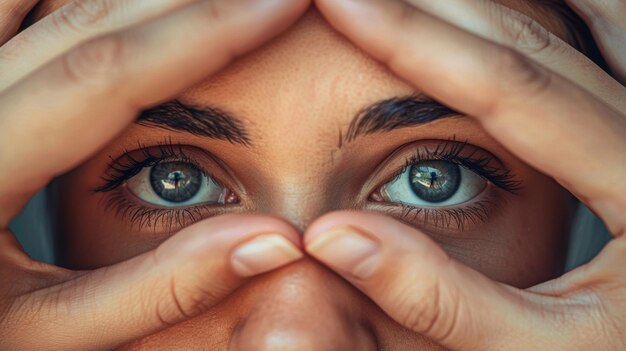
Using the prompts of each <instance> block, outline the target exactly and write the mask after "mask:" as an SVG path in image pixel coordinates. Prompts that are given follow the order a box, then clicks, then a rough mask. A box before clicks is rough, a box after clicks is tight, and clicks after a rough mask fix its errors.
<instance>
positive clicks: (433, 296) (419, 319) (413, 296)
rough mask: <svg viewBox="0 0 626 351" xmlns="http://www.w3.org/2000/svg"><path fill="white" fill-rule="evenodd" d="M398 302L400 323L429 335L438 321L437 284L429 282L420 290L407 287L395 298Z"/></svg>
mask: <svg viewBox="0 0 626 351" xmlns="http://www.w3.org/2000/svg"><path fill="white" fill-rule="evenodd" d="M396 301H397V302H398V303H399V309H398V310H400V311H403V313H402V315H401V317H400V323H402V325H404V326H405V327H407V328H409V329H411V330H413V331H416V332H418V333H424V334H427V335H430V333H431V332H432V331H433V330H434V329H435V328H436V327H437V325H438V322H439V315H440V307H439V285H438V283H434V284H430V285H429V286H428V287H426V288H425V289H423V290H421V291H415V290H413V289H407V291H404V292H403V293H402V294H401V296H400V297H399V298H398V299H396Z"/></svg>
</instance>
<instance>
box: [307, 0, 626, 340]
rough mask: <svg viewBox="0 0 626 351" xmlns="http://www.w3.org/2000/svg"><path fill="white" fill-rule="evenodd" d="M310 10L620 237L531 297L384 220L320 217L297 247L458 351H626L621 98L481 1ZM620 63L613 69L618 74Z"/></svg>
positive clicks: (514, 16)
mask: <svg viewBox="0 0 626 351" xmlns="http://www.w3.org/2000/svg"><path fill="white" fill-rule="evenodd" d="M583 2H585V1H583V0H580V1H577V3H583ZM608 2H611V1H605V3H608ZM316 3H317V5H318V7H319V8H320V10H321V12H322V13H323V14H324V16H325V17H326V18H327V19H328V20H329V21H330V22H331V24H332V25H333V26H334V27H335V28H336V29H337V30H338V31H340V32H341V33H343V34H344V35H346V36H347V37H348V38H349V39H351V40H352V41H353V42H354V43H355V44H356V45H358V46H360V47H361V48H362V49H363V50H365V51H366V52H368V53H369V54H371V55H372V56H373V57H375V58H377V59H379V60H380V61H382V62H383V63H384V64H386V65H388V66H389V68H390V69H391V70H393V71H394V72H395V73H396V74H398V75H399V76H401V77H402V78H404V79H405V80H407V81H408V82H411V83H412V84H413V85H414V86H415V87H416V88H417V89H419V90H420V91H422V92H423V93H424V94H426V95H429V96H431V97H433V98H435V99H437V100H439V101H441V102H443V103H445V104H447V105H449V106H450V107H452V108H454V109H456V110H459V111H462V112H464V113H466V114H467V115H470V116H472V117H473V118H476V120H478V121H479V123H481V125H482V126H483V127H484V129H485V130H486V131H487V132H489V133H490V134H491V135H492V136H493V137H494V138H496V139H497V140H498V141H499V142H500V143H501V144H502V145H504V146H505V147H506V148H508V149H509V150H510V151H511V152H512V153H514V154H515V155H517V156H518V157H520V158H521V159H523V160H525V161H526V162H527V163H528V164H530V165H532V166H534V167H535V168H537V169H540V170H542V171H543V172H545V173H546V174H548V175H551V176H552V177H554V178H555V179H556V180H557V181H558V182H559V183H560V184H561V185H563V186H564V187H565V188H567V189H568V190H569V191H570V192H571V193H573V194H574V195H575V196H577V197H578V198H579V199H580V200H581V201H582V202H584V203H585V204H586V205H587V206H589V207H590V208H591V209H592V210H593V211H594V212H595V213H596V214H597V215H598V216H600V217H601V218H602V219H603V220H604V222H605V223H606V225H607V226H608V228H609V229H610V231H611V232H612V233H613V235H614V236H615V237H614V239H613V240H612V241H611V242H610V243H609V244H608V245H607V246H606V247H605V249H604V250H603V251H602V252H601V254H600V255H599V256H598V257H596V258H595V259H594V260H593V261H592V262H591V263H589V264H587V265H585V266H582V267H580V268H578V269H576V270H574V271H572V272H570V273H567V274H566V275H564V276H562V277H560V278H558V279H556V280H554V281H550V282H547V283H544V284H541V285H539V286H536V287H533V288H530V289H527V290H520V289H516V288H514V287H511V286H507V285H504V284H501V283H497V282H494V281H492V280H490V279H488V278H487V277H485V276H483V275H482V274H480V273H478V272H476V271H474V270H472V269H470V268H468V267H466V266H463V265H462V264H460V263H458V262H455V261H454V260H452V259H451V258H450V257H448V256H447V255H446V254H445V252H444V251H443V250H442V249H441V248H440V247H438V246H437V245H436V244H435V243H434V242H433V241H432V240H430V239H429V238H428V237H427V236H426V235H425V234H423V233H421V232H419V231H418V230H416V229H414V228H411V227H409V226H406V225H404V224H401V223H399V222H397V221H395V220H392V219H390V218H386V217H383V216H379V215H373V214H365V213H352V212H339V213H334V214H330V215H327V216H325V217H323V218H321V219H319V220H318V221H317V222H316V223H314V224H313V225H311V226H310V227H309V228H308V230H307V232H306V233H305V247H306V250H307V251H308V252H309V253H310V254H311V255H313V256H315V257H316V258H317V259H319V260H320V261H322V262H323V263H325V264H326V265H327V266H329V267H330V268H332V269H334V270H335V271H337V272H338V273H339V274H340V275H342V276H343V277H345V278H346V279H347V280H349V281H350V282H352V283H353V284H354V285H355V286H356V287H358V288H359V289H360V290H361V291H363V292H364V293H365V294H366V295H368V296H369V297H370V298H371V299H373V300H374V301H375V302H376V303H377V304H378V305H379V306H380V307H381V308H382V309H383V310H384V311H385V312H386V313H387V314H388V315H389V316H391V317H392V318H394V319H395V320H396V321H397V322H398V323H400V324H402V325H404V326H405V327H407V328H409V329H411V330H413V331H415V332H416V333H420V334H423V335H425V336H427V337H430V338H431V339H433V340H435V341H436V342H438V343H440V344H441V345H443V346H445V347H448V348H450V349H453V350H545V349H550V350H554V349H560V350H591V349H592V350H624V349H626V335H625V334H624V326H626V269H625V268H624V267H626V235H625V234H626V216H625V214H626V182H624V179H625V178H626V162H623V161H624V155H625V154H626V138H624V136H625V135H626V104H625V101H626V89H625V88H624V87H623V86H622V85H621V84H619V83H618V82H617V81H615V80H614V79H613V78H612V77H611V76H609V75H608V74H607V73H605V72H603V71H602V70H601V69H599V68H598V67H596V66H595V65H593V63H592V62H591V61H589V60H588V59H586V58H585V57H584V56H583V55H582V54H580V53H578V52H577V51H576V50H574V49H573V48H571V47H569V46H567V45H566V44H565V43H564V42H563V41H561V40H558V39H557V38H556V37H555V36H553V35H551V34H549V33H548V32H547V31H545V30H544V29H542V27H540V26H539V25H538V24H537V23H535V22H532V21H531V20H530V19H529V18H527V17H525V16H522V15H521V14H519V13H517V12H515V11H513V10H510V9H507V8H505V7H503V6H501V5H497V4H495V3H491V2H488V1H475V0H447V1H430V0H317V1H316ZM586 3H591V1H586ZM612 3H614V4H615V7H616V8H619V7H620V6H622V7H621V8H622V9H623V8H624V6H625V5H624V3H623V2H620V1H612ZM484 5H487V6H484ZM494 11H498V12H496V13H499V14H500V17H499V16H494ZM622 13H623V10H622ZM621 18H623V17H621ZM450 23H460V24H459V25H458V26H455V25H452V24H450ZM621 35H622V36H623V35H624V33H623V32H622V33H621ZM423 48H428V49H427V50H424V49H423ZM459 53H462V54H459ZM622 58H623V56H622ZM618 61H619V60H616V61H614V62H613V63H614V64H619V65H620V66H618V67H614V68H615V70H616V71H617V70H618V69H623V68H624V67H626V65H624V61H623V59H622V61H621V62H618ZM598 175H601V177H598ZM348 253H349V254H348Z"/></svg>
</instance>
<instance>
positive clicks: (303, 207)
mask: <svg viewBox="0 0 626 351" xmlns="http://www.w3.org/2000/svg"><path fill="white" fill-rule="evenodd" d="M65 2H66V1H65V0H62V1H47V2H44V3H43V5H42V6H41V7H40V8H39V11H40V15H42V14H44V13H48V12H49V11H51V10H52V9H54V8H57V7H58V6H60V5H61V4H63V3H65ZM505 3H507V4H508V5H511V6H516V7H518V8H519V9H520V10H521V11H525V12H527V13H529V14H530V15H534V16H535V17H537V18H538V19H540V20H542V21H543V22H544V24H546V25H548V26H550V27H551V29H553V30H554V31H556V32H559V31H560V33H561V34H563V33H562V27H561V26H560V25H559V24H558V23H557V22H556V21H554V19H553V18H552V17H551V16H548V15H545V14H543V13H542V12H539V11H538V10H537V9H535V8H531V7H530V6H529V5H527V4H522V3H521V2H519V1H516V2H513V1H506V2H505ZM539 13H541V15H539ZM425 49H426V50H427V48H425ZM412 93H415V91H414V89H412V88H411V87H410V86H407V85H406V83H404V82H403V81H401V80H400V79H398V78H396V77H395V76H393V75H392V74H390V73H389V72H388V71H387V70H386V69H384V68H383V67H382V66H381V65H379V64H378V63H376V62H374V61H373V60H372V59H370V58H369V57H367V56H365V55H363V54H362V53H361V52H360V51H359V50H358V49H356V48H355V47H354V46H353V45H352V44H350V43H349V42H347V41H346V40H345V39H344V38H342V37H341V36H339V35H337V34H336V33H335V32H334V31H333V30H332V29H331V28H330V27H329V26H328V25H327V24H326V23H325V22H324V20H323V19H322V18H321V17H320V16H319V14H318V13H317V12H316V11H315V10H311V11H309V13H308V14H307V15H306V16H305V17H304V18H303V19H302V20H301V21H300V22H299V23H298V24H297V25H296V26H295V27H294V28H292V29H291V30H290V31H288V32H287V33H285V34H284V35H282V36H281V37H279V38H278V39H276V40H274V41H273V42H271V43H270V44H268V45H266V46H264V47H263V48H262V49H260V50H258V51H256V52H254V53H252V54H250V55H248V56H246V57H244V58H242V59H240V60H239V61H237V62H236V63H235V64H233V65H231V66H229V67H228V68H227V69H225V70H224V71H222V72H221V73H220V74H218V75H215V76H213V77H210V78H207V80H206V81H204V82H202V83H201V84H198V85H197V86H195V87H192V88H190V89H189V90H188V91H186V92H185V93H183V94H182V95H181V96H180V100H181V101H184V102H186V103H189V104H196V105H205V104H211V105H216V106H220V107H224V108H226V109H227V110H228V111H230V112H232V113H233V114H235V115H237V116H238V117H239V118H240V119H241V120H242V122H243V123H245V124H246V126H248V128H249V130H250V137H251V140H252V144H253V145H252V146H250V147H247V148H245V147H242V146H236V145H232V144H229V143H227V142H222V141H214V140H206V139H203V138H201V137H197V136H190V135H186V134H183V133H174V132H166V131H164V130H157V129H150V128H146V127H141V126H137V125H133V126H130V127H129V128H128V129H127V130H126V132H125V133H124V134H123V135H121V136H119V137H118V138H117V139H116V140H115V141H113V142H112V143H111V144H109V145H108V146H107V147H105V148H104V149H103V150H102V151H101V152H99V153H98V154H97V155H95V156H94V157H93V158H92V159H90V160H89V161H88V162H86V163H84V164H83V165H81V166H80V167H79V168H77V169H75V170H74V171H72V172H70V173H69V174H67V175H64V176H63V177H61V178H60V179H59V181H58V182H57V194H59V195H60V196H59V197H58V200H57V202H58V206H57V207H58V209H59V216H60V218H61V220H60V222H59V227H58V233H59V241H60V244H61V245H60V246H61V247H62V250H61V254H62V256H63V259H62V261H63V263H64V264H65V265H66V266H68V267H72V268H93V267H100V266H104V265H108V264H112V263H115V262H120V261H122V260H125V259H128V258H130V257H132V256H134V255H137V254H139V253H141V252H145V251H147V250H149V249H152V248H154V247H156V246H157V245H158V244H159V243H160V242H162V241H163V240H165V239H166V238H167V237H168V236H169V235H170V234H169V233H163V232H159V231H155V230H154V229H145V228H144V229H141V230H137V228H133V227H132V226H130V225H129V223H128V220H124V219H123V218H119V217H117V216H116V215H115V214H114V213H113V211H109V210H106V208H105V207H104V206H103V201H104V200H105V196H106V195H104V194H92V193H91V192H90V191H89V190H90V189H93V188H94V187H96V186H98V185H100V183H99V182H100V179H99V177H100V176H101V175H102V173H103V172H104V171H105V170H106V167H107V164H108V162H109V161H110V160H109V156H112V157H113V158H115V157H119V156H120V155H121V154H122V152H123V149H125V148H126V149H133V148H136V146H137V141H141V143H142V144H145V145H155V144H157V143H159V142H161V141H162V140H164V139H166V138H171V139H172V141H173V142H175V143H181V144H186V145H191V146H194V147H197V148H202V149H206V150H208V151H210V152H211V153H213V154H214V155H215V156H217V157H218V158H219V159H221V160H222V161H223V162H224V163H225V164H226V165H227V166H228V168H229V169H230V170H231V171H232V174H234V175H236V178H237V181H238V183H240V184H242V185H243V187H244V188H245V189H246V194H247V196H246V204H245V207H244V208H241V209H239V210H241V211H256V212H263V213H270V214H274V215H277V216H280V217H283V218H287V219H288V220H289V221H291V222H292V223H294V224H295V225H296V226H297V227H299V228H305V227H306V226H307V225H308V223H311V222H312V221H313V220H314V219H315V218H317V217H318V216H320V215H322V214H324V213H327V212H330V211H333V210H337V209H346V208H359V207H358V206H360V203H359V202H358V201H356V200H355V199H356V198H362V197H365V198H367V194H363V190H362V188H363V184H364V183H366V181H367V180H368V178H369V177H370V176H371V174H372V173H373V171H374V170H375V168H376V167H377V166H378V165H379V164H380V163H381V161H382V160H383V159H384V158H385V157H386V156H387V155H388V154H389V153H390V152H391V151H392V150H394V149H395V148H397V147H398V146H400V145H402V144H405V143H408V142H412V141H415V140H424V139H442V140H446V139H449V138H451V137H452V136H456V138H457V139H458V140H468V142H470V143H471V144H473V145H476V146H479V147H481V148H483V149H485V150H487V151H489V152H491V153H493V154H494V155H495V156H497V157H498V158H499V159H500V160H501V161H502V162H503V163H505V164H507V165H508V166H509V167H510V168H511V169H512V171H513V172H514V173H515V174H516V176H517V177H518V178H519V179H521V180H522V181H523V183H524V190H523V191H522V192H521V193H520V194H519V195H516V196H503V197H500V198H499V200H501V203H499V206H497V208H494V210H493V211H492V213H490V216H489V220H488V221H487V222H486V223H482V224H480V225H476V226H471V227H472V228H471V229H469V230H468V231H465V232H460V231H458V230H457V231H454V230H450V231H446V230H444V231H441V230H439V231H435V230H433V231H431V230H429V229H428V228H422V229H423V230H424V231H426V232H427V233H429V234H430V235H431V236H432V237H433V238H434V239H435V240H436V241H437V242H438V243H440V244H441V245H442V246H443V247H444V248H445V249H446V251H447V252H448V253H449V254H450V255H451V256H452V257H454V258H455V259H457V260H460V261H461V262H463V263H465V264H467V265H469V266H471V267H473V268H475V269H477V270H479V271H481V272H483V273H484V274H486V275H487V276H489V277H491V278H493V279H496V280H499V281H503V282H506V283H509V284H512V285H515V286H520V287H525V286H530V285H533V284H536V283H538V282H541V281H545V280H547V279H550V278H552V277H554V276H555V275H557V274H558V273H559V272H560V270H561V269H562V265H563V256H564V251H565V245H566V240H565V237H566V233H567V231H568V227H569V221H570V216H571V209H572V206H571V204H572V202H571V198H570V196H569V194H567V193H566V192H565V191H564V190H563V189H562V188H561V187H559V186H558V185H557V184H556V183H555V182H554V181H552V180H551V179H549V178H547V177H545V176H543V175H542V174H539V173H537V172H536V171H535V170H534V169H532V168H530V167H528V166H527V165H525V164H523V163H521V162H520V161H519V160H518V159H516V158H515V157H513V156H512V155H510V154H509V153H508V152H507V151H506V150H504V149H502V147H501V146H499V145H498V144H497V143H496V142H494V141H493V139H492V138H491V137H489V136H488V135H486V134H485V132H484V131H483V130H482V129H481V128H480V127H479V126H478V125H477V124H476V123H475V122H474V121H473V120H471V119H469V118H462V119H449V120H441V121H438V122H435V123H432V124H428V125H424V126H420V127H416V128H410V129H404V130H398V131H395V132H393V133H391V134H388V135H372V136H368V137H365V138H362V139H359V140H356V141H354V142H351V143H347V142H346V141H345V140H342V137H341V135H345V132H346V131H347V128H348V124H349V123H350V121H351V119H352V117H353V116H354V115H355V114H356V113H357V112H358V111H359V110H360V109H362V108H363V107H364V106H366V105H369V104H370V103H372V102H375V101H378V100H381V99H385V98H389V97H393V96H404V95H409V94H412ZM340 146H341V147H340ZM215 214H218V213H215ZM415 226H416V227H420V225H419V223H415ZM417 259H419V258H418V257H416V260H417ZM229 347H230V349H234V350H248V349H267V350H274V349H297V350H374V349H377V348H379V349H385V350H438V349H440V347H439V346H437V345H434V344H433V343H431V342H430V341H429V340H427V339H425V338H422V337H419V336H415V335H414V334H412V333H409V332H408V331H407V330H406V329H404V328H402V327H401V326H399V325H398V324H396V323H395V322H393V321H392V320H391V319H390V318H389V317H387V316H386V315H385V314H384V313H383V312H382V311H381V310H380V309H379V308H378V307H377V306H376V305H374V304H373V303H372V302H371V301H370V300H369V299H368V298H366V297H364V296H363V295H362V294H361V293H360V292H359V291H358V290H356V289H355V288H354V287H352V286H351V285H349V284H348V283H347V282H345V281H344V280H342V279H341V278H339V277H338V276H337V275H335V274H334V273H332V272H330V271H328V270H326V269H325V268H323V267H322V266H321V265H320V264H318V263H316V262H314V261H313V260H311V259H308V258H307V259H304V260H302V261H300V262H298V263H296V264H293V265H290V266H288V267H285V268H283V269H280V270H278V271H275V272H272V273H269V274H266V275H263V276H262V277H259V278H256V279H254V280H252V281H251V282H250V283H248V284H246V285H244V286H243V287H241V288H240V289H238V290H237V291H236V292H234V293H233V294H231V295H230V296H229V297H228V298H227V299H226V300H224V301H223V302H222V303H220V304H219V305H217V306H215V307H214V308H212V309H211V310H210V311H208V312H207V313H205V314H204V315H201V316H199V317H197V318H195V319H192V320H189V321H187V322H185V323H182V324H179V325H175V326H173V327H171V328H169V329H167V330H165V331H163V332H161V333H158V334H156V335H153V336H151V337H148V338H145V339H144V340H140V341H137V342H136V343H133V344H131V345H128V346H127V347H126V348H125V349H147V350H152V349H161V348H162V349H202V348H205V349H216V350H222V349H224V350H225V349H228V348H229Z"/></svg>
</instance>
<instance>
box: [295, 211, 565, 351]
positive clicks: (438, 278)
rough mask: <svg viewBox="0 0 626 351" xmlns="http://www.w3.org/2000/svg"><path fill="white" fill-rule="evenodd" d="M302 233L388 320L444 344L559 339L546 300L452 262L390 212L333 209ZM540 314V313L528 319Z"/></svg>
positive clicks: (464, 346)
mask: <svg viewBox="0 0 626 351" xmlns="http://www.w3.org/2000/svg"><path fill="white" fill-rule="evenodd" d="M304 240H305V249H306V251H307V252H308V253H309V254H311V255H312V256H314V257H315V258H316V259H318V260H320V261H321V262H323V263H324V264H326V265H327V266H329V267H330V268H331V269H333V270H335V271H336V272H337V273H339V274H340V275H341V276H342V277H344V278H345V279H347V280H348V281H350V282H351V283H352V284H354V285H355V286H356V287H358V288H359V289H360V290H361V291H363V292H364V293H365V294H366V295H367V296H369V297H370V298H371V299H372V300H374V302H376V304H377V305H378V306H380V307H381V308H382V309H383V310H384V311H385V312H386V313H387V314H388V315H389V316H390V317H391V318H393V319H394V320H395V321H397V322H398V323H400V324H401V325H403V326H405V327H407V328H409V329H411V330H413V331H414V332H417V333H420V334H422V335H424V336H427V337H428V338H431V339H432V340H434V341H436V342H438V343H440V344H441V345H443V346H445V347H447V348H450V349H452V350H505V349H506V350H515V349H517V348H516V346H515V345H517V343H516V341H522V340H523V341H524V344H523V345H524V346H523V347H524V348H523V349H524V350H529V349H544V348H549V347H547V345H546V344H545V340H554V342H558V341H559V340H558V339H555V338H556V337H558V334H559V333H558V332H557V333H555V334H550V333H552V332H553V331H554V330H553V328H552V325H551V323H552V322H553V320H552V319H551V318H549V315H550V312H551V310H550V309H551V308H552V307H550V306H547V307H546V306H543V305H539V304H537V303H534V302H532V301H530V300H528V301H527V300H526V295H529V294H527V293H525V292H523V291H521V290H517V289H514V288H512V287H509V286H505V285H503V284H499V283H496V282H493V281H491V280H489V279H488V278H486V277H485V276H483V275H482V274H480V273H478V272H476V271H474V270H472V269H470V268H467V267H465V266H463V265H462V264H459V263H457V262H456V261H454V260H452V259H450V258H449V257H448V256H447V255H446V254H445V252H443V250H442V249H441V248H440V247H439V246H438V245H437V244H436V243H434V242H433V241H432V240H431V239H429V238H428V237H427V236H426V235H425V234H423V233H421V232H419V231H417V230H415V229H413V228H411V227H409V226H406V225H404V224H402V223H400V222H398V221H395V220H393V219H391V218H388V217H385V216H381V215H375V214H369V213H358V212H336V213H333V214H330V215H327V216H324V217H322V218H320V219H319V220H318V221H316V222H315V223H314V224H312V225H311V226H310V227H309V228H308V229H307V232H306V233H305V239H304ZM554 309H555V310H557V307H556V306H555V307H554ZM541 313H543V314H544V315H546V316H548V318H544V319H541V318H536V316H538V315H540V314H541ZM555 313H556V312H555ZM543 333H546V334H547V335H542V334H543ZM545 337H548V339H545ZM532 340H538V341H542V342H543V344H541V345H538V344H536V343H534V342H532ZM520 345H521V344H520ZM532 346H536V348H533V347H532Z"/></svg>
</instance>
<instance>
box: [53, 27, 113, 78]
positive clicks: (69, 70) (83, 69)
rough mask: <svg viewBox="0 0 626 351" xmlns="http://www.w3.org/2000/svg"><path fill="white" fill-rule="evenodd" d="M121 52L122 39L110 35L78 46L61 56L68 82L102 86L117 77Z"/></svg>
mask: <svg viewBox="0 0 626 351" xmlns="http://www.w3.org/2000/svg"><path fill="white" fill-rule="evenodd" d="M123 51H124V39H123V37H122V36H121V35H118V34H111V35H107V36H104V37H101V38H98V39H96V40H93V41H91V42H88V43H86V44H82V45H79V46H78V47H77V48H75V49H74V50H72V51H70V52H69V53H67V54H65V55H64V56H63V58H62V64H63V68H64V70H65V73H66V75H67V77H68V78H70V80H72V81H74V82H76V83H81V84H84V83H88V84H94V83H95V84H102V83H106V82H110V81H111V80H113V79H114V78H115V77H116V76H117V75H118V74H117V72H119V70H120V67H121V66H122V65H121V63H122V56H123Z"/></svg>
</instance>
